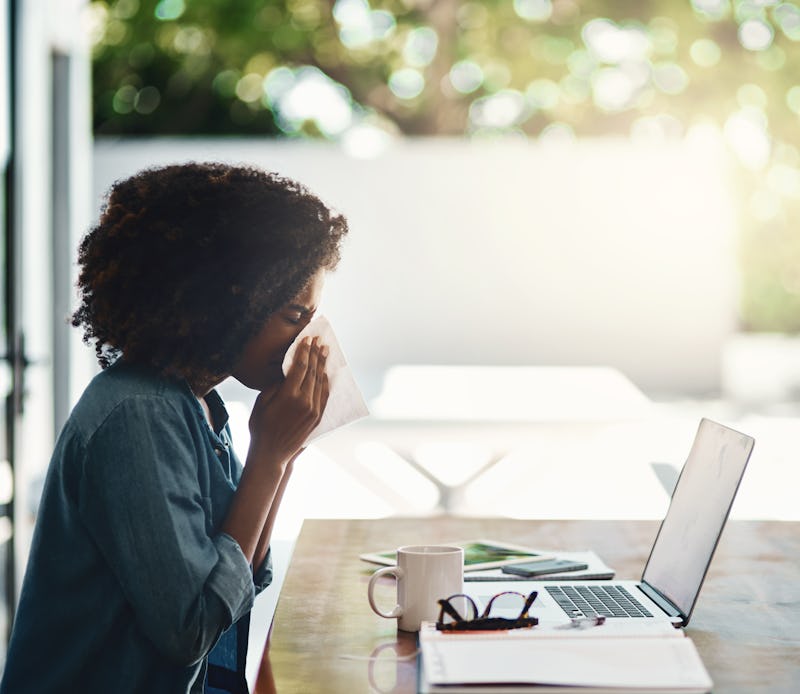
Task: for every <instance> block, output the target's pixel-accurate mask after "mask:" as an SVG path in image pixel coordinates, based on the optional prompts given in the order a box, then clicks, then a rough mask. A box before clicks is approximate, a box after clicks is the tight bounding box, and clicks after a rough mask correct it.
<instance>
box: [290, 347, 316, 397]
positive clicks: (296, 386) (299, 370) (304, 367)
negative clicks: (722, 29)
mask: <svg viewBox="0 0 800 694" xmlns="http://www.w3.org/2000/svg"><path fill="white" fill-rule="evenodd" d="M310 355H311V338H310V337H306V338H303V340H301V342H300V344H299V345H298V346H297V349H296V350H295V353H294V359H292V365H291V366H290V367H289V373H287V374H286V380H285V381H284V384H285V385H286V387H287V388H288V389H290V390H292V391H295V392H296V391H298V390H300V387H301V386H302V383H303V379H305V377H306V373H307V371H308V365H309V360H310Z"/></svg>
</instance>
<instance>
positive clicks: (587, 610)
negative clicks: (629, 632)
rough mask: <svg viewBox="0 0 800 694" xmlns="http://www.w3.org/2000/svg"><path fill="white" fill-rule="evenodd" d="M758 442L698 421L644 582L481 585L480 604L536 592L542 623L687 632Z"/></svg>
mask: <svg viewBox="0 0 800 694" xmlns="http://www.w3.org/2000/svg"><path fill="white" fill-rule="evenodd" d="M753 444H754V440H753V439H752V438H751V437H749V436H746V435H745V434H742V433H740V432H738V431H735V430H733V429H730V428H728V427H726V426H723V425H721V424H717V423H716V422H713V421H711V420H709V419H702V420H701V421H700V426H699V427H698V429H697V435H696V436H695V439H694V442H693V444H692V448H691V450H690V451H689V456H688V458H687V459H686V463H685V464H684V466H683V470H682V471H681V474H680V477H679V478H678V482H677V484H676V485H675V489H674V490H673V492H672V500H671V501H670V505H669V509H668V511H667V514H666V516H665V517H664V520H663V521H662V522H661V527H660V528H659V531H658V535H657V536H656V539H655V542H654V543H653V546H652V548H651V550H650V557H649V559H648V560H647V564H646V565H645V568H644V572H643V573H642V578H641V580H640V581H620V580H613V581H608V580H605V581H569V582H568V581H556V582H553V581H530V582H528V581H524V582H514V584H511V585H510V584H509V583H503V582H497V583H494V582H491V583H490V582H487V583H483V584H480V592H481V595H479V596H477V598H478V599H477V600H476V602H479V603H482V604H485V602H486V601H488V599H489V596H491V595H493V594H495V593H500V592H503V591H507V590H509V589H512V588H513V590H515V591H519V592H521V593H525V594H527V593H529V592H530V591H532V590H536V591H538V593H539V595H538V597H537V598H536V601H535V602H534V604H533V607H532V608H531V610H530V614H531V615H533V616H536V617H538V618H539V623H540V624H565V623H570V622H571V621H572V620H575V623H578V622H579V621H580V622H586V621H590V620H593V619H595V618H596V617H598V616H600V617H604V618H605V620H606V623H609V622H610V621H617V620H636V621H638V622H639V623H649V624H651V625H652V623H653V622H657V621H661V622H665V623H670V624H672V625H673V626H675V627H683V626H686V625H687V624H688V623H689V619H690V618H691V616H692V611H693V609H694V606H695V604H696V602H697V597H698V595H699V594H700V588H701V586H702V585H703V580H704V579H705V576H706V572H707V571H708V567H709V565H710V564H711V559H712V557H713V556H714V551H715V549H716V547H717V543H718V542H719V538H720V536H721V534H722V530H723V528H724V527H725V522H726V521H727V519H728V514H729V513H730V509H731V506H732V505H733V500H734V497H735V496H736V492H737V490H738V488H739V483H740V482H741V479H742V476H743V475H744V471H745V468H746V466H747V461H748V460H749V458H750V454H751V452H752V450H753ZM514 604H515V605H516V602H515V603H514ZM479 607H482V605H479ZM498 607H499V609H496V608H498ZM509 609H510V608H509ZM492 612H493V613H496V614H497V616H504V617H515V616H517V615H516V614H511V613H510V612H509V610H505V611H504V610H503V609H502V605H498V601H496V602H495V604H494V605H493V608H492Z"/></svg>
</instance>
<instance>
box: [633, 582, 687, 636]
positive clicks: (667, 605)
mask: <svg viewBox="0 0 800 694" xmlns="http://www.w3.org/2000/svg"><path fill="white" fill-rule="evenodd" d="M637 586H638V588H639V590H641V591H642V592H643V593H644V594H645V595H646V596H647V597H648V598H650V600H652V601H653V602H654V603H655V604H656V605H658V606H659V607H660V608H661V609H662V610H663V611H664V613H665V614H666V615H667V616H668V617H669V618H670V620H672V623H673V625H675V626H676V627H682V626H684V625H685V624H686V617H685V615H683V614H682V613H681V611H680V610H679V609H678V608H676V607H675V605H673V604H672V603H671V602H670V601H669V600H667V599H666V598H665V597H664V596H663V595H661V593H659V592H658V591H657V590H656V589H655V588H653V587H652V586H651V585H649V584H647V583H637Z"/></svg>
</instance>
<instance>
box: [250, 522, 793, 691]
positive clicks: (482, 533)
mask: <svg viewBox="0 0 800 694" xmlns="http://www.w3.org/2000/svg"><path fill="white" fill-rule="evenodd" d="M657 529H658V524H657V523H656V522H653V521H549V520H548V521H529V520H526V521H518V520H508V519H486V518H455V517H448V516H441V517H436V518H424V519H413V518H393V519H381V520H314V521H306V523H305V525H304V526H303V530H302V532H301V534H300V537H299V538H298V542H297V545H296V547H295V551H294V555H293V558H292V561H291V565H290V566H289V570H288V573H287V576H286V580H285V583H284V584H283V588H282V591H281V596H280V599H279V601H278V606H277V610H276V613H275V618H274V621H273V625H272V630H271V634H270V638H269V641H268V643H267V647H266V649H265V651H264V655H263V658H262V662H261V666H260V670H259V674H258V679H257V682H256V686H255V693H256V694H269V693H271V692H278V694H291V693H292V692H297V693H298V694H300V693H302V694H316V693H317V692H319V693H325V694H338V693H340V692H341V694H358V693H359V692H380V693H387V694H388V693H389V692H392V693H393V694H402V693H404V692H416V691H417V662H416V658H415V657H414V656H413V654H414V652H415V650H416V639H415V635H414V634H406V633H404V632H398V631H397V629H396V625H395V620H387V619H382V618H381V617H378V616H377V615H375V614H374V613H373V612H372V610H370V608H369V605H368V604H367V597H366V588H367V581H368V580H369V576H370V573H371V571H372V568H374V567H370V566H369V565H367V564H365V563H364V562H361V561H360V560H359V559H358V558H357V557H358V554H359V553H361V552H365V551H369V550H377V549H382V548H385V547H395V546H398V545H402V544H416V543H424V542H447V541H456V540H466V539H470V538H477V537H484V538H490V539H497V540H503V541H507V542H516V543H520V544H524V545H529V546H535V547H541V548H548V549H562V550H577V549H589V548H591V549H594V550H595V551H596V552H598V554H600V556H601V557H602V558H603V559H604V560H605V561H606V562H607V563H608V564H609V565H611V566H613V567H614V568H615V569H616V571H617V577H618V578H638V577H639V576H640V575H641V571H642V568H643V566H644V563H645V561H646V559H647V553H648V551H649V548H650V546H651V544H652V542H653V539H654V537H655V534H656V531H657ZM390 585H391V584H387V588H386V594H387V602H388V601H389V599H390V597H389V596H390V595H391V590H390V588H389V587H388V586H390ZM469 587H470V586H469V584H467V589H468V590H469ZM687 632H688V634H689V635H690V636H691V637H692V639H693V640H694V642H695V644H696V645H697V648H698V650H699V651H700V654H701V656H702V658H703V661H704V663H705V665H706V668H707V669H708V671H709V673H710V675H711V678H712V679H713V680H714V684H715V689H714V691H715V692H742V693H744V692H747V693H750V692H798V691H800V523H793V522H792V523H790V522H759V521H752V522H751V521H736V522H729V524H728V527H727V528H726V530H725V533H724V535H723V538H722V540H721V542H720V545H719V548H718V550H717V555H716V557H715V559H714V562H713V564H712V567H711V570H710V572H709V574H708V576H707V578H706V582H705V585H704V587H703V591H702V593H701V595H700V599H699V601H698V604H697V607H696V609H695V612H694V615H693V616H692V621H691V624H690V626H689V627H688V629H687Z"/></svg>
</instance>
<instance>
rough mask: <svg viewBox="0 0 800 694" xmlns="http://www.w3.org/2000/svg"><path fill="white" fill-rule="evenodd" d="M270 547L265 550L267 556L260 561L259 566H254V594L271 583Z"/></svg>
mask: <svg viewBox="0 0 800 694" xmlns="http://www.w3.org/2000/svg"><path fill="white" fill-rule="evenodd" d="M272 578H273V573H272V549H271V548H270V549H268V550H267V556H266V557H264V561H262V562H261V566H258V567H256V569H255V571H253V584H254V585H255V589H256V595H258V594H259V593H260V592H261V591H262V590H264V588H266V587H267V586H268V585H269V584H270V583H272Z"/></svg>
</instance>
